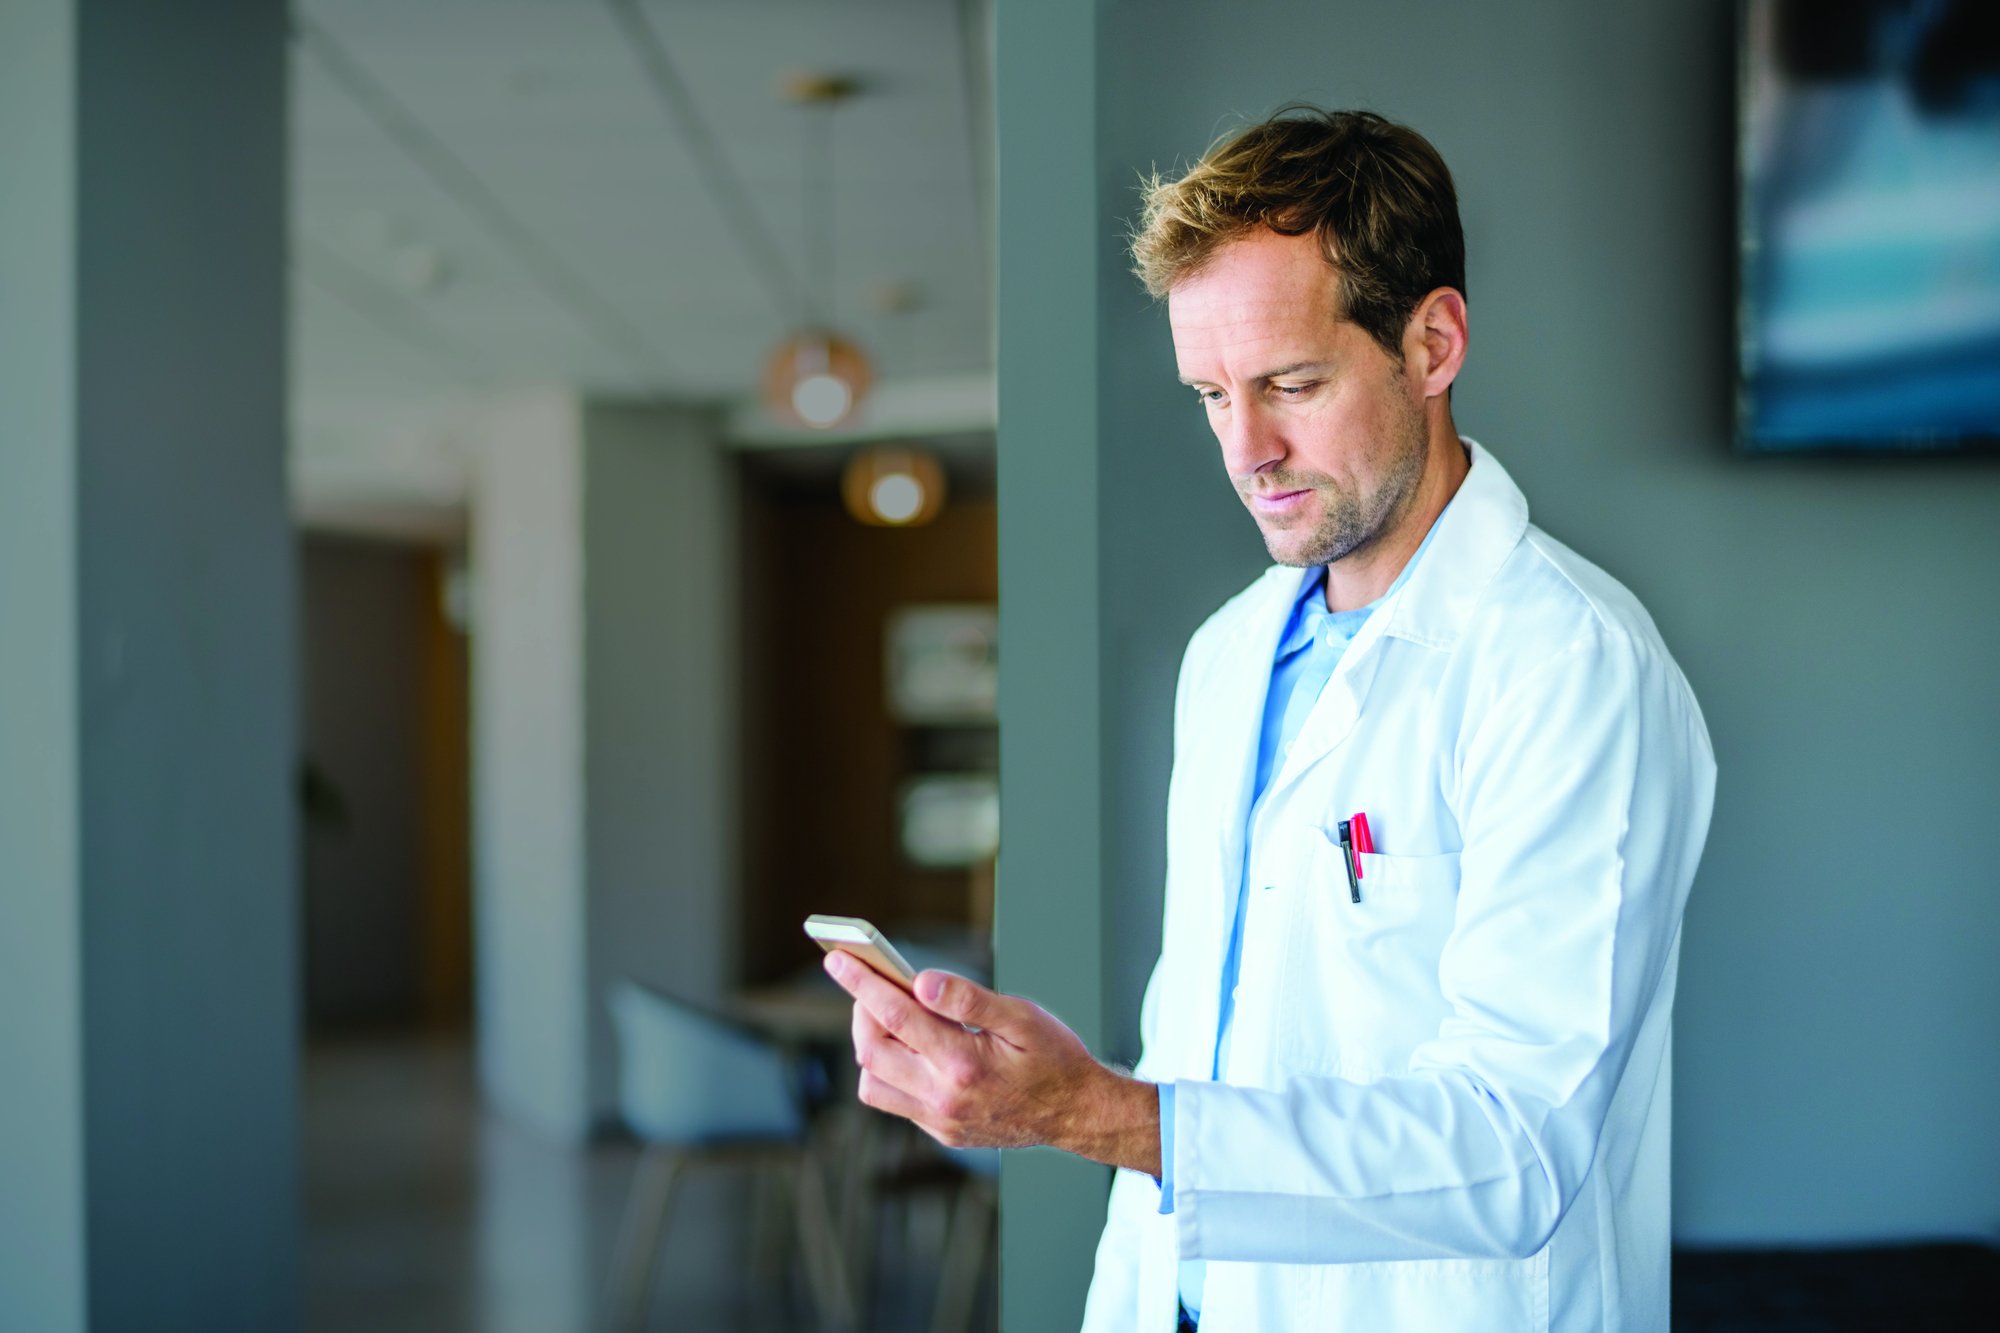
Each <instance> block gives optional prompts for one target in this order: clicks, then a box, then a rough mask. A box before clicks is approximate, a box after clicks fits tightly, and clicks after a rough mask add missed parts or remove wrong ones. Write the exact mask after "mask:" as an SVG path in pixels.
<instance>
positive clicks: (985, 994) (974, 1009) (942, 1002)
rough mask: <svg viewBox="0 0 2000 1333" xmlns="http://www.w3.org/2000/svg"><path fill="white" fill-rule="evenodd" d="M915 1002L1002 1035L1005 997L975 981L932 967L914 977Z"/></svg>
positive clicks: (946, 1016)
mask: <svg viewBox="0 0 2000 1333" xmlns="http://www.w3.org/2000/svg"><path fill="white" fill-rule="evenodd" d="M916 992H917V999H918V1000H920V1001H921V1002H922V1003H923V1006H924V1008H926V1009H928V1010H930V1011H931V1012H932V1013H934V1014H936V1015H937V1016H938V1017H940V1018H949V1019H951V1020H952V1021H953V1022H955V1023H964V1024H966V1025H968V1026H970V1027H975V1028H980V1029H983V1030H986V1031H991V1032H997V1033H999V1034H1001V1035H1005V1033H1006V1030H1007V1028H1008V1027H1009V1026H1010V1024H1009V1023H1008V1021H1007V1017H1008V1015H1007V997H1006V996H1004V995H1001V994H999V993H998V992H995V991H990V990H988V989H986V987H984V986H982V985H980V984H979V983H978V982H976V981H970V980H967V979H966V978H964V977H961V976H958V975H956V974H954V973H951V972H940V971H938V970H937V969H936V968H931V969H928V970H926V971H923V972H920V973H918V974H917V983H916Z"/></svg>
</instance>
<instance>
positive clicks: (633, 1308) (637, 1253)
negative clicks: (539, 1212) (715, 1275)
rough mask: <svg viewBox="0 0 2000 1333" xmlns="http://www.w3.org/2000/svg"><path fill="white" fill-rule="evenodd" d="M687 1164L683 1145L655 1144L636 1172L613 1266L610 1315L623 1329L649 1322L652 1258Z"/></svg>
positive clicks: (630, 1332) (632, 1331) (624, 1332)
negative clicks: (667, 1146) (664, 1145)
mask: <svg viewBox="0 0 2000 1333" xmlns="http://www.w3.org/2000/svg"><path fill="white" fill-rule="evenodd" d="M685 1165H686V1156H685V1154H683V1153H682V1152H680V1151H679V1150H678V1149H674V1148H664V1147H657V1146H656V1147H650V1148H647V1149H646V1151H645V1154H644V1156H642V1157H641V1158H640V1159H639V1165H638V1167H637V1169H636V1170H635V1171H634V1172H633V1176H632V1193H631V1196H630V1197H629V1198H628V1199H627V1200H626V1203H625V1217H624V1220H623V1221H621V1222H620V1223H619V1225H618V1242H617V1249H616V1258H615V1259H614V1260H613V1261H612V1270H611V1321H612V1327H613V1328H615V1329H619V1330H621V1333H638V1330H641V1329H643V1328H644V1327H645V1326H646V1310H647V1307H648V1305H649V1304H650V1300H651V1296H652V1288H653V1263H654V1260H655V1259H656V1258H657V1257H658V1255H659V1251H660V1241H661V1238H662V1236H663V1235H664V1234H665V1232H666V1225H667V1217H668V1214H669V1212H670V1211H671V1210H672V1208H673V1205H674V1191H675V1189H676V1188H677V1187H678V1185H679V1184H680V1177H681V1171H682V1169H683V1167H684V1166H685Z"/></svg>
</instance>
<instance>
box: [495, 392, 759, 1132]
mask: <svg viewBox="0 0 2000 1333" xmlns="http://www.w3.org/2000/svg"><path fill="white" fill-rule="evenodd" d="M488 418H489V419H488V420H487V422H486V423H485V424H484V425H483V426H482V427H481V428H480V429H479V431H478V434H479V436H480V437H481V438H482V439H483V442H484V448H483V450H482V452H481V454H480V457H479V461H478V468H477V472H476V481H475V486H474V499H473V522H472V551H473V571H474V576H475V577H474V596H475V600H476V605H475V609H474V618H473V630H474V635H475V638H474V646H473V754H474V783H473V790H474V797H473V802H474V816H473V822H474V827H475V831H476V832H475V841H476V847H477V851H476V855H475V861H476V877H477V889H476V893H477V898H478V901H477V911H476V913H475V917H476V920H477V922H478V942H477V948H478V953H479V957H478V965H477V973H478V977H479V1002H478V1003H479V1025H478V1026H479V1047H480V1051H479V1064H480V1077H481V1081H482V1083H483V1084H484V1086H485V1088H486V1091H487V1094H488V1096H489V1097H491V1098H492V1099H493V1100H494V1102H495V1103H496V1104H498V1105H499V1106H501V1107H502V1108H503V1109H505V1110H506V1111H508V1112H509V1113H510V1114H513V1115H515V1116H516V1117H518V1118H520V1119H521V1120H523V1121H525V1122H527V1123H530V1124H533V1125H535V1126H537V1127H538V1128H540V1129H541V1130H542V1131H543V1132H545V1133H547V1134H549V1135H551V1136H552V1137H555V1138H559V1139H564V1140H571V1141H574V1140H578V1139H581V1138H582V1137H583V1136H584V1135H585V1134H587V1133H588V1132H589V1131H590V1129H591V1128H592V1127H593V1126H594V1125H596V1124H598V1123H600V1122H602V1121H604V1120H606V1119H608V1118H610V1117H611V1116H612V1115H613V1114H614V1113H615V1093H616V1084H615V1075H616V1053H615V1052H614V1050H613V1049H612V1037H611V1030H610V1024H609V1020H608V1017H607V1015H606V1012H605V1008H604V994H605V989H606V988H607V987H608V986H609V985H610V984H611V983H612V982H613V981H615V980H617V979H618V978H620V977H631V978H634V979H637V980H639V981H642V982H645V983H647V984H650V985H653V986H656V987H658V988H660V989H662V990H665V991H668V992H670V993H673V994H676V995H683V996H687V997H688V998H690V999H693V1000H696V1001H699V1002H701V1003H703V1004H706V1005H709V1006H711V1007H713V1006H718V1005H720V1004H722V1003H723V1001H724V999H725V997H726V994H727V991H728V989H729V987H730V986H731V985H732V984H733V983H734V981H735V968H734V964H733V960H734V958H735V956H736V951H735V948H734V939H735V936H734V927H735V918H734V914H733V909H732V906H731V904H732V903H733V902H734V900H735V898H736V891H737V883H736V836H737V835H736V827H737V816H736V803H737V796H736V771H737V770H736V696H735V683H734V682H735V675H736V665H737V659H738V652H737V647H736V605H737V601H738V578H737V574H736V566H737V550H736V495H735V489H734V475H735V474H734V470H733V467H732V466H731V462H730V459H729V458H728V456H727V455H726V453H725V452H724V450H723V447H722V445H721V443H720V442H719V440H718V438H717V432H716V430H715V425H714V422H713V421H712V420H711V419H710V418H709V417H708V416H707V415H706V414H704V413H701V412H697V411H693V410H687V409H679V408H668V407H655V406H638V405H610V404H590V405H585V404H583V403H580V402H578V401H577V400H576V399H575V398H574V397H572V396H570V395H569V394H566V393H560V392H546V393H534V394H526V395H521V396H518V397H516V398H514V399H511V400H508V401H506V402H503V403H498V404H495V405H493V407H492V409H491V410H490V412H489V413H488Z"/></svg>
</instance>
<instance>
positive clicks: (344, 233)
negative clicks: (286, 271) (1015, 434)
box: [293, 0, 991, 415]
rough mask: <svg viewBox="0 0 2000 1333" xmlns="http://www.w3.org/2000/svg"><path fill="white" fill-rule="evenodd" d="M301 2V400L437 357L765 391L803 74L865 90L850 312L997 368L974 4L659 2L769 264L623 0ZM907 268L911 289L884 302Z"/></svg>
mask: <svg viewBox="0 0 2000 1333" xmlns="http://www.w3.org/2000/svg"><path fill="white" fill-rule="evenodd" d="M299 12H300V14H301V18H302V23H303V26H304V27H305V28H306V30H307V35H306V37H305V38H304V39H303V40H302V42H301V43H300V47H299V49H297V50H295V56H294V61H293V68H294V94H293V97H294V118H293V144H294V168H293V195H294V208H293V228H294V253H295V256H296V263H297V265H298V267H299V268H300V270H301V272H302V275H303V277H302V280H301V281H300V282H299V283H298V284H297V306H298V313H297V316H296V325H297V337H296V347H295V356H294V362H295V383H296V384H297V386H298V390H299V397H300V400H301V403H302V404H303V410H304V411H305V412H306V413H307V414H308V415H309V414H310V412H311V410H312V409H311V405H312V404H313V403H314V402H316V401H321V400H328V399H337V398H339V397H342V396H353V395H357V394H366V393H369V392H375V391H377V388H378V387H379V388H380V391H382V392H394V393H403V392H406V391H408V388H409V385H410V382H411V381H412V380H420V379H422V378H423V377H425V376H427V375H431V374H433V373H435V374H436V375H437V376H438V378H439V380H440V382H453V383H457V384H460V385H462V384H464V383H466V382H478V383H484V382H489V381H490V382H493V383H496V384H502V385H504V384H509V383H548V382H567V383H572V384H574V385H576V386H578V387H580V388H583V389H585V390H588V391H600V392H618V393H652V394H664V395H669V396H681V397H690V398H703V399H714V398H726V397H736V396H741V395H743V394H745V393H747V392H750V391H751V390H752V388H753V386H754V383H755V379H756V375H757V370H758V366H759V364H760V363H761V361H762V358H763V355H764V353H765V351H766V349H767V348H768V347H770V346H771V345H772V344H773V343H774V342H775V341H776V340H777V339H778V338H779V337H781V336H782V335H783V333H784V332H785V329H786V327H787V325H788V323H789V322H790V321H791V320H792V319H793V318H794V317H795V311H796V310H797V308H798V305H799V302H800V300H801V292H800V280H799V279H798V278H797V277H796V276H794V275H797V274H799V273H801V272H802V271H803V269H804V262H803V260H802V255H803V254H804V253H806V236H805V230H806V226H805V217H804V208H803V203H802V199H803V196H802V170H803V167H804V163H805V153H806V150H807V146H808V144H809V143H810V138H809V132H810V126H809V124H808V117H809V116H811V115H812V114H814V113H810V112H804V111H801V110H800V109H798V108H796V107H793V106H791V105H789V104H788V103H786V102H785V101H784V100H783V99H782V98H781V97H780V96H779V95H778V90H779V88H780V86H781V84H782V82H783V80H784V78H785V76H786V75H788V74H791V73H795V72H798V71H802V70H821V71H827V72H837V73H844V74H850V75H853V76H856V77H858V78H860V79H861V80H862V81H863V83H864V85H865V86H866V88H867V93H866V95H864V96H862V97H860V98H858V99H856V100H855V101H853V102H852V103H850V104H848V105H845V106H843V107H841V108H840V109H839V110H837V111H835V112H834V113H833V121H832V125H831V134H832V143H833V164H834V167H835V170H836V175H835V185H834V191H833V218H834V224H835V245H834V250H835V263H834V270H835V274H836V276H837V278H838V286H837V288H836V290H835V292H834V294H833V302H834V309H835V312H836V316H837V319H838V322H840V323H841V324H842V325H843V326H844V327H846V328H848V329H850V330H851V331H852V332H853V333H854V334H855V335H856V336H858V337H860V338H861V339H862V340H863V341H864V343H866V344H868V345H870V347H871V350H872V351H873V352H874V353H875V354H876V358H877V361H878V365H879V368H880V371H881V373H882V374H883V375H885V376H888V377H896V376H905V375H917V374H922V375H932V374H945V373H957V372H966V371H976V370H981V369H986V368H988V367H989V366H990V343H991V339H990V335H989V333H988V326H989V323H990V310H989V296H988V282H987V279H986V276H985V272H984V264H985V257H984V255H983V253H982V250H981V246H982V240H981V229H980V227H979V225H978V223H979V214H978V211H977V210H978V209H979V207H980V204H979V201H978V197H977V188H976V181H977V179H978V171H979V163H977V162H976V161H975V160H974V154H973V152H972V145H973V137H972V133H971V130H970V124H969V117H968V107H967V90H966V87H965V78H964V69H965V56H964V50H963V46H962V18H961V12H962V5H961V3H960V0H819V2H817V3H778V2H777V0H673V2H671V3H669V2H667V0H655V2H654V3H651V4H647V5H646V6H644V15H645V17H646V19H647V21H648V22H649V23H650V24H651V26H652V28H653V30H654V31H655V32H656V33H657V34H658V37H659V40H660V42H661V44H662V46H663V47H664V49H665V50H666V52H667V55H668V58H669V60H670V61H671V62H672V64H673V66H674V67H675V69H676V71H677V72H678V74H679V76H680V78H681V79H682V81H683V83H684V85H685V87H686V89H687V91H688V93H689V95H690V96H691V97H692V99H693V103H694V105H695V107H696V108H697V110H698V112H699V114H700V117H701V119H702V120H703V121H704V122H705V123H706V124H707V125H708V126H709V127H710V129H711V130H712V131H713V134H714V136H715V139H716V141H717V143H718V145H719V147H720V149H721V152H722V155H723V157H724V159H725V161H726V163H727V169H728V171H729V172H730V173H732V174H733V175H734V176H735V177H736V178H737V179H738V180H739V181H740V182H741V184H742V186H743V188H744V189H745V192H746V194H747V197H748V200H749V203H750V206H751V208H752V209H753V211H754V213H755V218H756V221H755V227H756V228H758V229H761V230H762V231H763V232H764V233H765V234H766V235H767V236H768V237H769V240H770V242H771V243H772V244H773V245H774V246H775V247H776V249H777V251H778V253H779V254H780V255H781V256H782V259H781V261H780V262H781V264H782V265H783V266H784V268H785V269H786V270H788V272H787V273H785V274H782V275H775V276H774V274H773V273H772V272H770V271H769V270H768V269H767V268H766V267H765V266H764V265H762V264H760V263H759V262H758V260H757V258H756V255H757V250H756V247H755V246H754V245H751V244H746V243H745V236H744V234H743V233H744V231H745V228H744V227H742V226H739V225H734V224H733V223H732V220H731V218H730V216H729V214H728V212H727V210H726V209H725V208H724V207H723V206H722V203H721V201H720V200H719V198H718V191H717V186H716V182H715V180H714V179H713V178H712V177H711V176H709V175H707V174H705V173H704V172H703V171H702V170H701V169H700V167H699V166H698V164H697V158H696V156H695V155H693V154H691V153H690V152H689V149H688V146H687V143H686V141H685V139H684V137H683V135H682V133H681V131H680V128H679V127H678V126H677V124H676V122H675V121H674V119H673V118H672V117H671V116H670V114H669V111H668V109H667V108H666V107H665V106H664V105H663V103H662V101H661V98H660V96H659V95H658V93H657V91H656V89H655V88H654V86H653V85H652V84H651V83H650V82H649V81H648V78H647V76H646V71H645V67H644V65H643V63H642V61H641V59H640V54H639V52H638V51H637V50H635V49H634V48H633V46H632V45H631V44H630V43H629V42H628V40H627V35H626V32H625V30H624V29H623V28H622V27H621V25H620V23H619V22H618V20H617V16H616V15H615V14H614V12H613V9H612V7H611V6H610V4H609V3H607V2H606V0H477V2H476V3H475V2H474V0H305V2H304V3H303V4H302V5H300V7H299ZM316 41H317V42H318V43H319V45H318V46H316V45H315V42H316ZM328 47H330V48H331V49H332V50H333V51H335V52H336V53H337V59H338V61H339V67H338V69H337V70H336V71H335V72H336V73H338V74H339V75H340V77H332V76H330V74H329V65H328V59H327V57H326V55H325V50H326V49H327V48H328ZM385 119H386V120H388V121H389V122H391V123H390V126H389V128H388V129H385V127H384V123H383V122H384V120H385ZM412 126H414V129H412ZM413 137H414V140H415V141H416V144H417V148H416V150H415V151H413V150H412V139H413ZM439 159H443V160H444V161H445V163H446V170H445V171H444V172H443V173H442V178H441V174H440V171H439V169H438V161H439ZM466 180H470V181H471V182H472V185H471V186H470V187H467V186H466V184H465V182H466ZM552 275H553V276H552ZM892 283H893V284H902V285H903V286H904V287H905V288H906V289H908V290H911V291H914V292H915V293H917V295H918V298H919V301H920V302H921V304H920V305H919V306H918V308H917V309H915V310H914V311H912V312H910V313H900V314H886V315H885V314H883V313H881V312H880V311H879V310H878V309H877V305H878V304H879V293H880V292H881V290H882V289H883V287H884V286H885V285H886V284H892ZM814 286H815V287H817V286H818V284H817V283H816V282H815V283H814ZM468 368H469V369H468ZM454 377H455V378H454ZM329 415H331V414H329Z"/></svg>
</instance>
